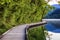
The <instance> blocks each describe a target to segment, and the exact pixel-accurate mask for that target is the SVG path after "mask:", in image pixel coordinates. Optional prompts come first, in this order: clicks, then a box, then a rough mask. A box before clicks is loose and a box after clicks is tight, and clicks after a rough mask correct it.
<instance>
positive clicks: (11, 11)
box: [0, 0, 51, 40]
mask: <svg viewBox="0 0 60 40" xmlns="http://www.w3.org/2000/svg"><path fill="white" fill-rule="evenodd" d="M50 9H51V7H50V6H49V5H48V4H47V2H46V1H45V0H0V33H1V34H2V33H4V32H5V31H7V30H8V29H10V28H12V27H13V26H15V25H21V24H26V23H32V22H39V21H41V20H42V18H43V16H44V15H46V13H47V12H48V10H50ZM2 25H4V26H2ZM36 30H38V31H36ZM42 30H43V29H42V28H41V27H40V28H37V29H34V30H32V31H33V32H34V33H35V32H37V34H36V36H33V35H35V34H34V33H32V36H31V32H32V31H31V32H30V34H29V35H30V36H29V40H34V39H35V37H37V38H36V40H38V39H39V40H41V39H42V40H44V39H45V37H44V35H43V34H44V32H43V31H42ZM42 33H43V34H42ZM37 35H38V36H39V38H38V36H37ZM40 35H41V36H40ZM40 37H41V38H40Z"/></svg>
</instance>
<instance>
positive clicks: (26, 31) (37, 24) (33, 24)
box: [25, 21, 47, 40]
mask: <svg viewBox="0 0 60 40" xmlns="http://www.w3.org/2000/svg"><path fill="white" fill-rule="evenodd" d="M44 24H47V22H46V21H42V22H38V23H31V24H28V25H27V27H26V28H25V40H27V39H28V37H27V36H28V30H29V29H30V28H33V27H37V26H41V25H44Z"/></svg>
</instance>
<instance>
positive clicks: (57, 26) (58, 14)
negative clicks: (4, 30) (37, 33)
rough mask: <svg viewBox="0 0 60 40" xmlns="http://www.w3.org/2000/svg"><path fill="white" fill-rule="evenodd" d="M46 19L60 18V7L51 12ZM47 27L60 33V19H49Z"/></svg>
mask: <svg viewBox="0 0 60 40" xmlns="http://www.w3.org/2000/svg"><path fill="white" fill-rule="evenodd" d="M44 19H60V8H57V9H55V10H54V11H53V12H49V13H48V14H47V15H46V16H45V17H44ZM45 27H46V29H47V30H48V31H52V32H59V33H60V21H49V22H48V24H46V25H45Z"/></svg>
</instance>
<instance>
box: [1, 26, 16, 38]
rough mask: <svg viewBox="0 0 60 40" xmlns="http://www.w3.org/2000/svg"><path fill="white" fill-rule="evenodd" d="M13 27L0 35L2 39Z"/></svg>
mask: <svg viewBox="0 0 60 40" xmlns="http://www.w3.org/2000/svg"><path fill="white" fill-rule="evenodd" d="M13 28H15V27H13ZM13 28H11V29H9V30H7V31H6V32H5V33H3V34H2V35H0V39H1V38H2V37H3V36H4V35H6V34H7V33H8V32H9V31H11V30H12V29H13Z"/></svg>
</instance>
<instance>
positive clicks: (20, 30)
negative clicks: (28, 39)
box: [0, 22, 46, 40]
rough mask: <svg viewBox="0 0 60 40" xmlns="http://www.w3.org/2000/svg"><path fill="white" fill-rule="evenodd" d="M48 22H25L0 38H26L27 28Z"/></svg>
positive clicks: (6, 39)
mask: <svg viewBox="0 0 60 40" xmlns="http://www.w3.org/2000/svg"><path fill="white" fill-rule="evenodd" d="M43 24H46V22H38V23H32V24H24V25H19V26H16V27H14V28H12V29H10V30H8V31H7V32H5V33H4V36H3V37H2V38H1V39H0V40H25V31H26V30H25V29H26V28H27V29H28V28H30V27H34V26H39V25H43Z"/></svg>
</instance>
